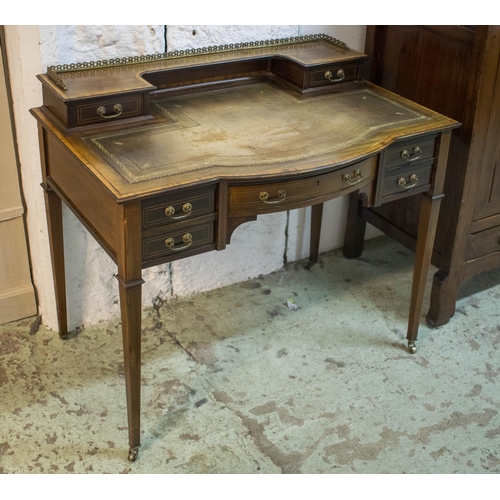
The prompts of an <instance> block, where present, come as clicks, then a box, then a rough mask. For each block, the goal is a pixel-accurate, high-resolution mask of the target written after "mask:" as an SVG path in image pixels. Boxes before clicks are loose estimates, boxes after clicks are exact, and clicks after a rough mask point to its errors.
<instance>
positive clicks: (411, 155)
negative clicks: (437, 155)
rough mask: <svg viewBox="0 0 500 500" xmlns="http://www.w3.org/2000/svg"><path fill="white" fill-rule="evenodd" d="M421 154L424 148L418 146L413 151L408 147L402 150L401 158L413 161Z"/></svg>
mask: <svg viewBox="0 0 500 500" xmlns="http://www.w3.org/2000/svg"><path fill="white" fill-rule="evenodd" d="M420 156H422V149H421V148H419V147H418V146H416V147H415V148H413V151H412V152H411V153H410V152H409V151H408V150H407V149H404V150H403V151H401V158H403V160H408V161H413V160H416V159H417V158H420Z"/></svg>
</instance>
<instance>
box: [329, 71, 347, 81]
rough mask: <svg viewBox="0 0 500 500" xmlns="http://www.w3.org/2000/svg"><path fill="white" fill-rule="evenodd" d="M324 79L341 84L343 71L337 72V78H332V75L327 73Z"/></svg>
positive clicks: (343, 75) (343, 76)
mask: <svg viewBox="0 0 500 500" xmlns="http://www.w3.org/2000/svg"><path fill="white" fill-rule="evenodd" d="M325 78H326V79H327V80H330V81H331V82H341V81H342V80H343V79H344V78H345V72H344V70H343V69H339V70H338V71H337V78H333V73H332V72H331V71H327V72H326V73H325Z"/></svg>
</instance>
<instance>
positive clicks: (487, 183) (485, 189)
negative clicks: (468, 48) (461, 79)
mask: <svg viewBox="0 0 500 500" xmlns="http://www.w3.org/2000/svg"><path fill="white" fill-rule="evenodd" d="M490 35H491V36H490V37H489V39H488V44H487V46H486V50H485V55H484V57H485V59H486V60H487V64H485V72H484V74H483V75H482V79H483V85H482V87H481V89H482V90H481V94H480V96H479V100H480V104H481V105H482V106H484V107H483V108H482V109H485V110H487V112H488V113H489V116H488V118H487V120H485V121H484V123H485V127H486V130H485V131H484V132H483V133H482V134H476V136H475V137H474V138H473V140H475V141H477V142H478V148H479V150H480V151H481V152H482V158H481V167H480V169H479V174H478V184H479V188H478V191H479V192H480V193H482V196H478V197H477V199H476V206H475V210H474V220H479V219H484V218H486V217H491V216H494V215H498V214H500V26H490Z"/></svg>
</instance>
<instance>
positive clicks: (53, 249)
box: [42, 185, 68, 339]
mask: <svg viewBox="0 0 500 500" xmlns="http://www.w3.org/2000/svg"><path fill="white" fill-rule="evenodd" d="M42 187H43V188H44V190H45V210H46V213H47V226H48V230H49V242H50V256H51V260H52V274H53V277H54V289H55V295H56V309H57V322H58V325H59V336H60V337H61V338H62V339H65V338H67V336H68V314H67V306H66V271H65V268H64V239H63V219H62V203H61V199H60V198H59V196H57V194H56V193H55V192H54V191H53V190H52V189H51V188H50V187H48V186H46V185H42Z"/></svg>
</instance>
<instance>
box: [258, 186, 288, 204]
mask: <svg viewBox="0 0 500 500" xmlns="http://www.w3.org/2000/svg"><path fill="white" fill-rule="evenodd" d="M278 198H279V199H278V200H271V201H269V193H268V192H267V191H262V192H260V193H259V200H261V201H263V202H264V203H266V204H267V205H277V204H278V203H283V202H284V201H285V200H286V191H285V190H284V189H280V190H279V191H278Z"/></svg>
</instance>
